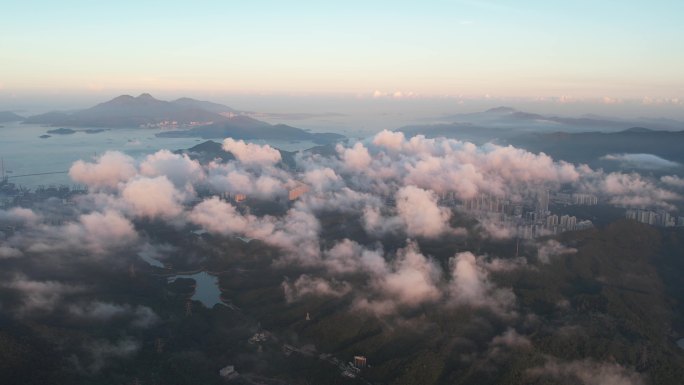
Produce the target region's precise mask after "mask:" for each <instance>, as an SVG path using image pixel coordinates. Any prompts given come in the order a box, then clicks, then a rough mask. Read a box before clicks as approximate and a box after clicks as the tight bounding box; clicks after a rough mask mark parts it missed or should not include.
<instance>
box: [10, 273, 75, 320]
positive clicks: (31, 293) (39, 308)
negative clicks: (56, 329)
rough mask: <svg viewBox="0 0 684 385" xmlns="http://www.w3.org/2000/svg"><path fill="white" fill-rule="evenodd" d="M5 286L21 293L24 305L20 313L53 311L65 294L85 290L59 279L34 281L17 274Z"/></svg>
mask: <svg viewBox="0 0 684 385" xmlns="http://www.w3.org/2000/svg"><path fill="white" fill-rule="evenodd" d="M4 286H6V287H8V288H11V289H14V290H17V291H18V292H19V293H21V295H22V305H21V307H20V308H19V310H18V312H19V315H26V314H30V313H48V312H51V311H52V310H54V309H55V308H56V307H57V305H59V304H60V303H61V302H62V300H63V298H64V297H65V296H68V295H70V294H74V293H78V292H80V291H82V290H83V289H82V288H81V287H79V286H75V285H71V284H67V283H62V282H58V281H34V280H31V279H29V278H27V277H25V276H23V275H18V276H15V277H14V278H13V279H12V280H11V281H9V282H6V283H5V284H4Z"/></svg>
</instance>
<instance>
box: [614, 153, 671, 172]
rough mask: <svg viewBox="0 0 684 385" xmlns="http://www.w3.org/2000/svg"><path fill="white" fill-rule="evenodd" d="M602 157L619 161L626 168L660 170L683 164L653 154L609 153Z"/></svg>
mask: <svg viewBox="0 0 684 385" xmlns="http://www.w3.org/2000/svg"><path fill="white" fill-rule="evenodd" d="M601 159H602V160H608V161H612V162H618V163H620V165H621V167H624V168H641V169H646V170H659V169H664V168H674V167H679V166H681V164H679V163H677V162H672V161H669V160H667V159H664V158H661V157H659V156H657V155H653V154H608V155H604V156H602V157H601Z"/></svg>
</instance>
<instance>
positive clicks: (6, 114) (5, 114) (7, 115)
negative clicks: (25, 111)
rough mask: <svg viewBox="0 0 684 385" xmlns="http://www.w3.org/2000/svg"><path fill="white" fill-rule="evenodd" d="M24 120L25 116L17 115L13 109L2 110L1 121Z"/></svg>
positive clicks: (0, 113) (0, 112)
mask: <svg viewBox="0 0 684 385" xmlns="http://www.w3.org/2000/svg"><path fill="white" fill-rule="evenodd" d="M22 120H24V117H23V116H21V115H17V114H15V113H14V112H12V111H0V123H4V122H19V121H22Z"/></svg>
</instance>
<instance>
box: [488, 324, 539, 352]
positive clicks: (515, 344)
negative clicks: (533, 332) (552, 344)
mask: <svg viewBox="0 0 684 385" xmlns="http://www.w3.org/2000/svg"><path fill="white" fill-rule="evenodd" d="M490 345H491V346H506V347H511V348H529V347H531V346H532V342H531V341H530V339H529V338H527V337H525V336H522V335H520V334H518V332H516V331H515V329H513V328H510V327H509V328H508V329H506V331H505V332H503V334H501V335H498V336H496V337H494V338H493V339H492V341H491V343H490Z"/></svg>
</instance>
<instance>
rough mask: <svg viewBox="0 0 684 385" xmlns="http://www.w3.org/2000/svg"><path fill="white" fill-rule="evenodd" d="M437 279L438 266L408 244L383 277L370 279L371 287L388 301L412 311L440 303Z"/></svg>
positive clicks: (416, 248) (439, 271)
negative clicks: (417, 307) (371, 281)
mask: <svg viewBox="0 0 684 385" xmlns="http://www.w3.org/2000/svg"><path fill="white" fill-rule="evenodd" d="M441 275H442V272H441V270H440V268H439V266H438V265H437V264H436V263H435V262H434V261H433V260H431V259H428V258H427V257H425V256H424V255H423V254H421V253H420V251H419V250H418V245H417V244H415V243H413V242H411V243H409V244H408V245H407V246H406V248H404V249H402V250H399V251H398V252H397V256H396V258H395V259H394V261H393V262H392V264H391V265H390V266H389V268H388V269H387V271H386V272H385V273H384V274H381V275H376V276H375V277H374V282H373V283H372V285H373V286H374V287H375V288H376V289H377V290H379V291H380V292H381V293H382V294H383V295H384V296H385V297H387V298H388V299H392V300H395V301H397V302H398V303H399V304H401V305H406V306H409V307H414V306H417V305H419V304H421V303H425V302H434V301H437V300H438V299H440V297H441V296H442V293H441V291H440V290H439V288H438V286H437V285H438V282H439V281H440V279H441Z"/></svg>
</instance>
